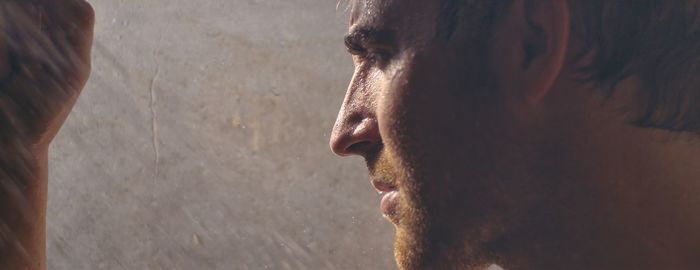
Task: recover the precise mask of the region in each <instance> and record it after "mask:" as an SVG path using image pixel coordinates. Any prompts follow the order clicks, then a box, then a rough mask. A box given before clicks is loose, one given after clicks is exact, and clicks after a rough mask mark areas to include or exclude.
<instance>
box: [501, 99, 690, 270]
mask: <svg viewBox="0 0 700 270" xmlns="http://www.w3.org/2000/svg"><path fill="white" fill-rule="evenodd" d="M561 104H572V102H561ZM598 104H599V103H598ZM598 106H600V105H598ZM573 110H575V108H573ZM586 111H589V112H590V111H591V110H590V108H589V109H588V110H586ZM582 115H585V114H580V115H578V114H560V116H558V117H562V118H563V119H562V121H579V120H581V119H576V118H577V117H579V118H580V117H583V116H582ZM585 118H587V119H586V120H585V121H583V120H582V122H584V123H588V125H586V124H584V125H581V126H584V127H585V128H581V126H579V125H571V124H569V125H564V126H566V128H564V129H560V130H558V131H557V132H553V133H554V134H556V135H555V136H553V137H551V138H548V140H549V141H550V142H552V144H555V145H556V146H555V147H554V148H556V149H557V150H556V151H557V152H559V153H558V155H555V156H557V159H556V160H550V162H549V164H551V166H552V168H561V171H558V172H557V173H556V175H552V177H553V178H554V179H555V180H553V182H555V183H559V186H558V187H557V188H556V191H553V194H557V195H556V196H552V197H551V198H549V199H548V200H547V201H545V202H543V203H542V207H539V208H538V209H537V210H536V211H535V213H533V218H532V220H533V222H532V224H527V223H526V224H523V226H522V228H521V230H519V232H517V233H516V234H517V237H515V239H514V240H513V242H512V243H509V244H506V245H501V246H510V247H509V248H508V250H506V251H504V252H503V253H504V254H506V255H505V256H504V258H503V261H504V262H506V263H503V264H501V265H503V266H504V268H505V269H700V259H698V257H697V256H696V254H695V253H696V251H697V250H700V230H698V229H697V228H700V196H698V195H697V194H700V142H699V141H700V140H698V139H697V138H694V137H692V136H695V135H680V134H671V133H668V132H662V131H654V130H649V129H642V128H636V127H631V126H629V125H621V124H619V123H620V122H619V121H618V120H620V119H615V118H616V117H611V114H606V115H603V114H600V115H590V113H589V115H586V116H585ZM564 119H565V120H564ZM550 120H551V119H550ZM576 123H578V122H576ZM574 128H576V130H574ZM683 136H687V138H682V137H683ZM550 147H551V146H550ZM536 220H539V222H537V221H536ZM542 220H550V222H549V223H548V224H546V225H544V226H543V225H542V223H541V221H542Z"/></svg>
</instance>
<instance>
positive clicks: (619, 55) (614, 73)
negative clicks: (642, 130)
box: [569, 0, 700, 133]
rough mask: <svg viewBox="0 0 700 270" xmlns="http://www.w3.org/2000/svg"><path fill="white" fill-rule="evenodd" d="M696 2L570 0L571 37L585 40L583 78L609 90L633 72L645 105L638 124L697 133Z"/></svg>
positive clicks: (699, 24)
mask: <svg viewBox="0 0 700 270" xmlns="http://www.w3.org/2000/svg"><path fill="white" fill-rule="evenodd" d="M698 2H699V1H697V0H669V1H666V0H615V1H609V0H585V1H580V0H571V1H569V3H570V7H571V20H572V21H571V24H572V34H573V35H574V38H576V39H578V40H580V41H582V42H583V43H584V48H585V49H584V50H582V51H581V52H579V59H580V58H582V57H584V56H587V57H591V58H590V59H591V60H590V61H586V62H585V63H583V62H582V65H581V67H580V69H579V71H580V72H581V75H582V76H581V78H582V79H583V80H585V81H590V82H594V83H597V84H600V85H601V86H603V87H604V89H606V90H607V94H608V95H610V94H612V93H611V92H612V90H613V89H614V87H615V85H616V84H617V83H619V82H620V81H621V80H623V79H625V78H627V77H629V76H631V75H637V76H638V78H639V79H640V82H641V84H640V85H641V89H639V97H640V98H642V100H643V101H644V103H645V104H646V108H645V109H644V111H642V112H641V114H640V117H638V118H637V119H634V120H633V121H632V123H633V124H635V125H637V126H640V127H650V128H659V129H665V130H671V131H684V132H693V133H698V132H700V76H699V75H700V18H699V17H698V15H700V14H698V12H699V10H698V9H699V5H698Z"/></svg>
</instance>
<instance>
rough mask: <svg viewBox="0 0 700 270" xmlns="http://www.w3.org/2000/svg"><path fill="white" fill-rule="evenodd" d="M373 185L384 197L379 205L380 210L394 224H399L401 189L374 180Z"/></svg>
mask: <svg viewBox="0 0 700 270" xmlns="http://www.w3.org/2000/svg"><path fill="white" fill-rule="evenodd" d="M372 185H373V186H374V188H375V189H376V190H377V191H378V192H379V194H381V195H382V200H381V203H380V205H379V210H380V211H381V212H382V214H383V215H384V217H385V218H386V219H388V220H389V221H391V222H392V223H394V224H398V219H397V217H398V214H397V213H398V211H397V210H398V204H399V189H398V188H397V187H396V186H394V185H392V184H389V183H387V182H385V181H381V180H378V179H372Z"/></svg>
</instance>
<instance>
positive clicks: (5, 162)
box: [0, 0, 94, 270]
mask: <svg viewBox="0 0 700 270" xmlns="http://www.w3.org/2000/svg"><path fill="white" fill-rule="evenodd" d="M0 12H2V18H3V20H1V26H2V28H1V29H0V30H1V31H2V36H1V37H0V78H2V80H0V116H1V117H2V121H6V122H3V124H4V125H3V126H2V127H3V129H2V132H3V133H4V134H2V135H3V137H2V139H1V140H0V144H1V145H0V147H2V149H3V150H4V151H5V154H4V157H3V159H2V160H0V173H2V179H0V180H1V181H4V182H5V183H14V184H16V186H14V185H12V184H10V187H9V188H8V187H7V186H3V188H4V189H3V190H2V191H3V192H8V190H10V191H13V190H15V189H16V188H17V191H18V193H16V194H15V193H3V196H2V198H0V205H2V207H1V209H2V210H1V211H0V223H2V225H3V226H7V230H9V234H4V236H3V238H2V245H0V267H1V268H2V269H21V270H25V269H27V270H40V269H45V268H46V258H45V256H46V252H45V251H46V241H45V237H46V195H47V184H48V149H49V145H50V143H51V141H52V140H53V138H54V137H55V136H56V134H57V133H58V131H59V129H60V127H61V125H62V124H63V122H64V121H65V120H66V118H67V116H68V114H69V112H70V111H71V108H72V107H73V105H74V104H75V102H76V100H77V98H78V95H79V94H80V92H81V90H82V88H83V86H84V85H85V82H86V81H87V78H88V76H89V73H90V51H91V46H92V31H93V24H94V12H93V10H92V8H91V7H90V5H89V4H88V3H87V2H85V1H83V0H60V1H57V0H31V1H28V0H12V1H3V2H2V3H0ZM5 138H9V139H5ZM22 169H26V170H28V171H30V173H25V174H18V176H15V177H10V176H8V174H11V173H16V171H21V170H22ZM11 181H14V182H11ZM6 194H10V195H6ZM3 230H5V229H3Z"/></svg>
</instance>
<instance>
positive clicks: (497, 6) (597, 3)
mask: <svg viewBox="0 0 700 270" xmlns="http://www.w3.org/2000/svg"><path fill="white" fill-rule="evenodd" d="M357 1H358V0H350V5H351V7H352V8H353V10H354V9H355V6H356V4H357ZM439 1H442V7H443V18H444V20H443V21H441V22H440V24H439V28H440V29H436V32H444V33H446V34H447V36H448V37H450V36H452V34H453V33H454V31H462V30H465V31H470V30H471V29H474V27H468V28H463V27H456V25H457V24H459V21H462V19H459V18H469V22H468V23H466V24H472V23H478V24H479V25H478V28H477V29H490V27H486V28H484V27H483V26H493V25H494V22H496V21H497V20H498V17H499V15H500V14H501V13H502V11H503V10H504V9H505V8H507V7H508V6H509V5H510V3H511V2H512V1H511V0H439ZM568 2H569V6H570V11H571V33H572V38H574V39H576V40H577V41H580V42H582V43H583V49H582V50H581V51H579V52H577V59H576V60H578V61H577V63H578V64H579V66H578V67H577V70H578V72H579V75H580V79H581V81H584V82H591V83H595V84H597V85H599V86H601V87H602V88H603V89H604V94H605V95H606V96H608V97H609V96H611V95H612V94H613V92H614V89H615V86H617V85H618V84H619V83H620V82H621V81H623V80H624V79H627V78H629V77H630V76H632V75H636V76H637V77H638V78H639V80H640V89H639V91H638V95H637V97H638V98H639V99H640V100H641V102H642V104H645V105H644V107H645V108H643V109H642V111H640V112H638V113H639V114H638V116H636V117H635V118H633V119H631V120H630V124H633V125H635V126H638V127H644V128H654V129H663V130H669V131H676V132H690V133H700V14H698V13H699V12H700V3H699V2H700V0H569V1H568ZM463 12H468V13H469V16H460V15H458V14H460V13H463ZM473 15H478V16H473ZM474 17H479V19H478V20H474ZM472 26H473V25H472ZM584 58H585V61H584Z"/></svg>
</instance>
